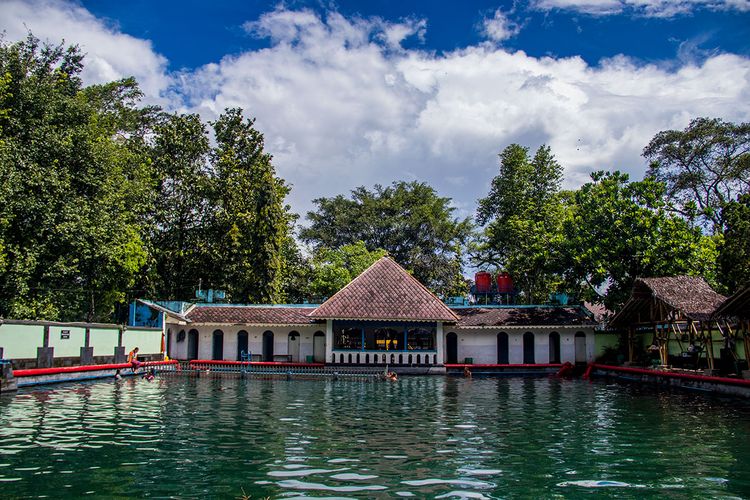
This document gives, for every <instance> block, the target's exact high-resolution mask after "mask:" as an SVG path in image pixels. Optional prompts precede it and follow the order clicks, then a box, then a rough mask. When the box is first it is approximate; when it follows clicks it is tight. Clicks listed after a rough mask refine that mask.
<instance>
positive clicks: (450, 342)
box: [417, 332, 458, 365]
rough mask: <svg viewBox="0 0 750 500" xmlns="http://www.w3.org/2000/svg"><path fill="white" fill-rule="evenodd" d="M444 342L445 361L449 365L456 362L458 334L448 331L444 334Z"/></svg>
mask: <svg viewBox="0 0 750 500" xmlns="http://www.w3.org/2000/svg"><path fill="white" fill-rule="evenodd" d="M445 342H446V347H445V357H446V361H445V362H446V363H448V364H449V365H450V364H456V363H458V335H456V334H455V333H454V332H450V333H449V334H448V335H446V336H445ZM417 364H419V361H417Z"/></svg>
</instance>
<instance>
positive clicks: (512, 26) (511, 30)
mask: <svg viewBox="0 0 750 500" xmlns="http://www.w3.org/2000/svg"><path fill="white" fill-rule="evenodd" d="M520 31H521V27H520V26H519V25H518V24H516V23H514V22H513V21H511V20H510V19H508V16H507V15H505V13H504V12H503V11H502V10H500V9H497V10H496V11H495V14H494V15H493V16H492V17H489V18H485V19H484V21H482V33H483V34H484V36H486V37H487V38H488V39H490V40H492V41H493V42H502V41H504V40H507V39H509V38H513V37H514V36H516V35H517V34H518V33H519V32H520Z"/></svg>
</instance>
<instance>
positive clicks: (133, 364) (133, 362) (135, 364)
mask: <svg viewBox="0 0 750 500" xmlns="http://www.w3.org/2000/svg"><path fill="white" fill-rule="evenodd" d="M128 363H130V368H132V369H133V373H135V371H136V370H137V369H138V368H140V366H141V362H140V361H138V348H137V347H136V348H135V349H133V350H132V351H130V352H129V353H128Z"/></svg>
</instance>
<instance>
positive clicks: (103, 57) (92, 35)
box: [0, 0, 170, 104]
mask: <svg viewBox="0 0 750 500" xmlns="http://www.w3.org/2000/svg"><path fill="white" fill-rule="evenodd" d="M0 20H1V21H0V29H2V30H4V31H5V34H6V39H7V40H10V41H12V40H20V39H22V38H25V37H26V35H27V34H28V32H29V31H31V32H32V33H33V34H34V36H36V37H38V38H39V39H41V40H42V41H48V42H49V43H52V44H57V43H60V41H61V40H62V39H63V38H64V39H65V42H66V43H68V44H78V45H79V46H80V47H81V49H82V52H83V53H85V54H86V58H85V60H84V63H85V69H84V71H83V75H82V77H83V79H84V81H85V82H87V83H89V84H92V83H104V82H109V81H112V80H116V79H119V78H124V77H129V76H134V77H136V79H137V80H138V83H139V84H140V86H141V90H143V91H144V93H145V94H146V95H147V96H148V98H149V101H150V102H156V103H162V104H163V103H165V102H166V101H165V98H166V93H167V90H168V87H169V85H170V79H169V77H168V75H167V73H166V68H167V60H166V59H165V58H164V57H163V56H161V55H159V54H157V53H156V52H155V51H154V49H153V47H152V46H151V42H150V41H148V40H142V39H140V38H135V37H132V36H130V35H126V34H124V33H122V32H120V31H119V30H118V29H117V28H116V27H114V26H110V25H109V24H107V23H105V22H104V21H102V20H101V19H98V18H96V17H95V16H93V15H92V14H91V13H90V12H89V11H88V10H86V9H85V8H83V7H81V6H80V5H77V4H74V3H70V2H65V1H62V0H3V1H1V2H0Z"/></svg>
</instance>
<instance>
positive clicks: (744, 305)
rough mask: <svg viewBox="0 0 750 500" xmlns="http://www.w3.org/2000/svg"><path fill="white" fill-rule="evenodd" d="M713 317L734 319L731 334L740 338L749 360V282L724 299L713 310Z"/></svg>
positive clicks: (746, 357)
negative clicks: (733, 328)
mask: <svg viewBox="0 0 750 500" xmlns="http://www.w3.org/2000/svg"><path fill="white" fill-rule="evenodd" d="M714 317H715V318H717V319H718V318H723V319H724V320H725V321H727V322H728V321H729V320H731V319H735V320H736V325H737V326H736V329H735V331H734V332H732V331H731V330H730V332H729V333H730V335H732V334H733V336H734V338H735V340H739V339H740V338H741V339H742V340H743V343H744V346H745V359H746V360H748V362H750V283H746V284H745V286H744V287H742V288H740V289H739V290H738V291H737V292H735V293H734V295H732V296H731V297H729V298H728V299H727V300H725V301H724V302H723V303H722V304H721V305H720V306H719V307H718V308H717V309H716V311H714Z"/></svg>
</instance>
